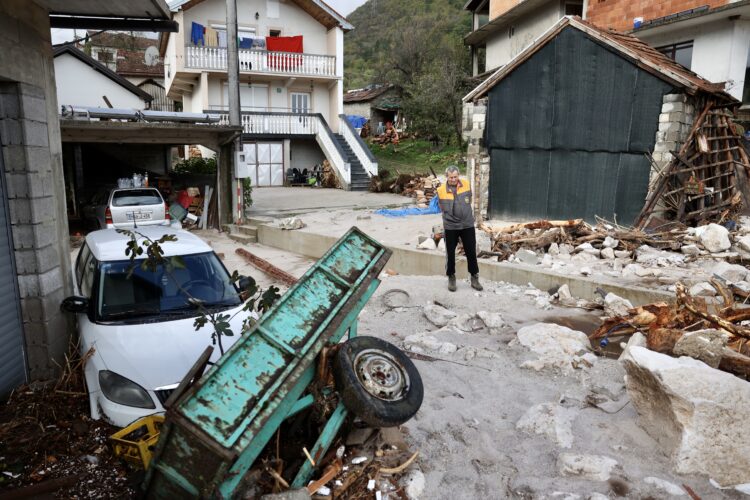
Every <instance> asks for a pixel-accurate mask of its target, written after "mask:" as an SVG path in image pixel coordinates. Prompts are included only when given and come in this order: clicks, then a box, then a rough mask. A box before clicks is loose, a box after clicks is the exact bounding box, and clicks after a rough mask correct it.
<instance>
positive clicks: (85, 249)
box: [76, 243, 91, 287]
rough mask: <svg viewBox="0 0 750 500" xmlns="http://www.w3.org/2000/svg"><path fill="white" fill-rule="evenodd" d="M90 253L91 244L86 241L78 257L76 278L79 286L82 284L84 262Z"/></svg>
mask: <svg viewBox="0 0 750 500" xmlns="http://www.w3.org/2000/svg"><path fill="white" fill-rule="evenodd" d="M90 255H91V252H90V251H89V246H88V245H87V244H85V243H84V245H83V247H81V251H80V252H79V253H78V259H76V280H77V281H78V286H79V287H80V286H81V278H82V277H83V268H84V264H85V263H86V259H88V258H89V256H90Z"/></svg>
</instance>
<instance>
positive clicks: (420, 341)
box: [404, 333, 458, 354]
mask: <svg viewBox="0 0 750 500" xmlns="http://www.w3.org/2000/svg"><path fill="white" fill-rule="evenodd" d="M404 346H405V347H406V348H407V349H409V350H410V351H412V352H419V353H424V352H426V351H432V352H438V353H440V354H453V353H454V352H456V351H457V350H458V346H457V345H456V344H451V343H450V342H441V341H440V340H438V339H437V337H434V336H432V335H428V334H426V333H417V334H414V335H409V336H408V337H406V338H405V339H404Z"/></svg>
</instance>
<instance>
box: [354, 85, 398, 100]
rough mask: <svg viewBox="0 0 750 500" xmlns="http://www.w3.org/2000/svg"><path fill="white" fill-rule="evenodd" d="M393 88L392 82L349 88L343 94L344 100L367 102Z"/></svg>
mask: <svg viewBox="0 0 750 500" xmlns="http://www.w3.org/2000/svg"><path fill="white" fill-rule="evenodd" d="M392 88H394V86H393V85H392V84H388V85H373V86H372V87H369V88H365V89H357V90H350V91H349V92H347V93H346V94H344V102H367V101H371V100H373V99H375V98H376V97H378V96H379V95H381V94H383V93H385V92H386V91H388V90H390V89H392Z"/></svg>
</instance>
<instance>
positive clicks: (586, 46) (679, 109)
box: [464, 17, 739, 224]
mask: <svg viewBox="0 0 750 500" xmlns="http://www.w3.org/2000/svg"><path fill="white" fill-rule="evenodd" d="M464 102H465V109H464V113H465V116H464V123H465V125H464V128H465V131H466V132H467V135H468V139H469V143H470V145H469V151H468V153H469V154H468V163H469V169H470V175H471V178H472V182H473V183H474V189H475V192H477V193H479V196H477V197H476V200H475V204H476V206H475V209H476V211H477V213H481V214H482V215H483V216H485V217H487V218H516V219H518V218H544V219H568V218H575V217H583V218H585V219H588V220H593V219H595V218H596V217H597V216H599V217H604V218H607V219H610V220H616V221H617V222H618V223H620V224H632V223H633V222H634V221H635V220H636V218H637V217H638V215H639V213H640V212H641V210H642V208H643V206H644V201H645V200H646V197H647V194H648V192H649V181H650V180H651V179H652V178H653V176H654V174H655V172H659V171H660V170H661V169H663V168H665V167H666V166H668V165H669V164H670V163H671V162H672V161H673V160H674V152H676V151H678V150H679V149H680V148H681V146H682V144H683V143H684V142H685V141H686V140H687V138H688V137H689V136H690V134H691V130H692V129H693V124H694V122H695V120H696V117H697V116H698V115H700V114H701V111H702V110H703V109H704V107H705V105H706V103H707V102H713V103H714V104H715V105H716V106H719V107H721V108H722V109H732V108H733V107H735V106H736V105H739V102H738V101H737V100H736V99H734V98H733V97H732V96H731V95H729V94H728V93H726V92H724V88H723V85H721V84H714V83H711V82H709V81H707V80H705V79H703V78H701V77H700V76H698V75H696V74H695V73H693V72H691V71H689V70H688V69H686V68H684V67H683V66H681V65H679V64H677V63H676V62H675V61H673V60H672V59H670V58H668V57H667V56H665V55H664V54H662V53H660V52H658V51H657V50H655V49H653V48H652V47H650V46H649V45H647V44H646V43H644V42H642V41H640V40H638V39H637V38H635V37H634V36H631V35H625V34H621V33H618V32H615V31H610V30H603V29H600V28H597V27H596V26H594V25H592V24H590V23H587V22H585V21H583V20H581V19H580V18H577V17H565V18H563V19H561V20H560V21H559V22H557V23H556V24H555V25H554V26H553V27H551V28H550V29H549V30H548V31H547V32H545V33H544V34H543V35H542V36H540V37H539V38H538V39H537V40H536V41H535V42H534V43H533V44H531V45H530V46H528V47H527V48H526V49H525V50H524V51H523V52H521V53H520V54H519V55H518V56H517V57H515V58H514V59H513V60H511V61H510V63H508V64H507V65H506V66H504V67H503V68H501V69H500V70H498V71H496V72H495V73H494V74H493V75H492V76H490V77H489V78H488V79H487V80H485V81H484V82H483V83H482V84H480V85H479V86H478V87H477V88H475V89H474V90H473V91H472V92H471V93H469V94H468V95H467V96H466V97H465V98H464Z"/></svg>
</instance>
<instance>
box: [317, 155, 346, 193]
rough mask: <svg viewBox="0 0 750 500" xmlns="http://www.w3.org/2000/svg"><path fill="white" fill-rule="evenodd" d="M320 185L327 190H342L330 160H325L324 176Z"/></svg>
mask: <svg viewBox="0 0 750 500" xmlns="http://www.w3.org/2000/svg"><path fill="white" fill-rule="evenodd" d="M320 184H321V185H322V186H323V187H325V188H335V189H341V183H340V182H339V178H338V177H337V176H336V172H334V170H333V167H331V163H330V162H329V161H328V160H323V176H322V178H321V180H320Z"/></svg>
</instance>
